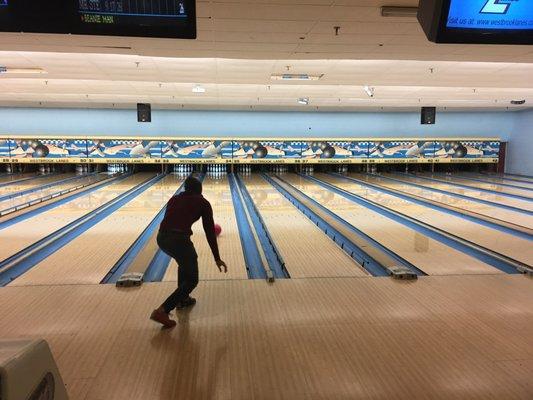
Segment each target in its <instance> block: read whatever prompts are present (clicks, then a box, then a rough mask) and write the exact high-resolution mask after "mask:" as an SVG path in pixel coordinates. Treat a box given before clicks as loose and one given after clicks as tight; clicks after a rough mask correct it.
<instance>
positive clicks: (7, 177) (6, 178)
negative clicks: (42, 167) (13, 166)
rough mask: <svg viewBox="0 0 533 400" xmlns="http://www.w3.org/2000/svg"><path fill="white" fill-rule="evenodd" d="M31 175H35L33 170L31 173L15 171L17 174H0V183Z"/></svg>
mask: <svg viewBox="0 0 533 400" xmlns="http://www.w3.org/2000/svg"><path fill="white" fill-rule="evenodd" d="M32 176H35V173H34V172H31V173H17V174H5V175H2V176H0V185H2V184H4V183H10V182H14V181H18V180H20V179H26V178H30V177H32Z"/></svg>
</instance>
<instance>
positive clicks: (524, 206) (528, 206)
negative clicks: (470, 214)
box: [384, 174, 533, 211]
mask: <svg viewBox="0 0 533 400" xmlns="http://www.w3.org/2000/svg"><path fill="white" fill-rule="evenodd" d="M384 176H389V175H388V174H384ZM390 177H391V178H394V179H399V180H401V181H404V182H413V183H416V184H417V185H423V186H426V187H432V188H436V189H440V190H445V191H447V192H449V193H458V194H462V195H464V196H468V197H472V198H473V199H476V198H477V199H482V200H488V201H492V202H494V203H499V204H504V205H508V206H512V207H517V208H520V209H521V210H527V211H533V202H532V201H528V200H520V199H516V198H512V197H507V196H502V195H498V194H491V193H487V192H482V191H479V190H476V189H475V188H472V189H466V188H462V187H459V186H454V185H453V184H451V183H444V182H442V183H441V182H435V181H428V180H427V179H422V178H417V177H415V176H413V175H409V176H408V175H400V174H393V175H390Z"/></svg>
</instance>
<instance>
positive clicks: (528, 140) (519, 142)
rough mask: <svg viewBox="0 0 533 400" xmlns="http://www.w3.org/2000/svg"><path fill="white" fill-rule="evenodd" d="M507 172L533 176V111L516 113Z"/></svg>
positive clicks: (507, 160)
mask: <svg viewBox="0 0 533 400" xmlns="http://www.w3.org/2000/svg"><path fill="white" fill-rule="evenodd" d="M505 172H508V173H511V174H523V175H530V176H533V110H529V111H522V112H518V113H516V116H515V121H514V126H513V130H512V132H511V137H510V140H509V144H508V146H507V159H506V165H505Z"/></svg>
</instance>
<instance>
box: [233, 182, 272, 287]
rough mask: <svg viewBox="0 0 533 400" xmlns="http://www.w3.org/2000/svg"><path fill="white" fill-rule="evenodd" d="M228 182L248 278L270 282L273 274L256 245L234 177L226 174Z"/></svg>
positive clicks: (253, 232)
mask: <svg viewBox="0 0 533 400" xmlns="http://www.w3.org/2000/svg"><path fill="white" fill-rule="evenodd" d="M228 181H229V186H230V191H231V197H232V199H233V208H234V210H235V216H236V218H237V227H238V229H239V237H240V239H241V247H242V251H243V255H244V262H245V264H246V270H247V271H248V277H249V278H250V279H267V280H268V281H272V280H273V279H274V273H273V272H272V270H271V269H270V266H269V265H268V263H267V262H266V258H265V256H264V253H262V248H261V246H260V245H259V244H258V243H259V240H258V238H257V236H256V233H255V230H254V229H252V225H253V224H252V222H251V220H250V217H249V215H248V212H247V210H246V207H245V205H244V200H243V199H242V195H241V193H240V191H239V187H238V185H237V183H236V181H235V176H234V175H233V174H228Z"/></svg>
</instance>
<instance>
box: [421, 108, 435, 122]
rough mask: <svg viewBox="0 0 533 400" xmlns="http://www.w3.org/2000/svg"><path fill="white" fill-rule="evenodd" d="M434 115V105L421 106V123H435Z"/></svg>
mask: <svg viewBox="0 0 533 400" xmlns="http://www.w3.org/2000/svg"><path fill="white" fill-rule="evenodd" d="M436 115H437V109H436V108H435V107H422V110H421V112H420V123H421V124H422V125H433V124H434V123H435V117H436Z"/></svg>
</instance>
